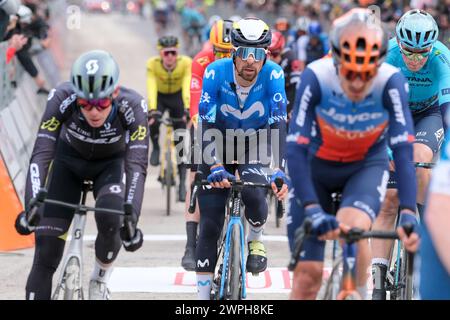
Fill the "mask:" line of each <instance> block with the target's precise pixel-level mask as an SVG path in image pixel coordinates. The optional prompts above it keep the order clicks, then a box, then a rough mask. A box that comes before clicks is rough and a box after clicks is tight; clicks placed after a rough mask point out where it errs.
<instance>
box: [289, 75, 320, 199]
mask: <svg viewBox="0 0 450 320" xmlns="http://www.w3.org/2000/svg"><path fill="white" fill-rule="evenodd" d="M320 99H321V92H320V86H319V82H318V81H317V78H316V76H315V74H314V72H313V71H312V70H311V69H310V68H306V69H305V70H304V71H303V73H302V75H301V82H300V86H299V88H298V91H297V95H296V99H295V104H294V108H293V115H292V119H291V121H290V122H289V134H288V137H287V139H286V141H287V143H286V148H287V153H286V155H287V163H288V169H289V176H290V178H291V181H292V186H293V187H294V191H295V196H296V197H297V198H298V199H300V201H301V202H302V205H303V206H305V205H308V204H312V203H318V200H317V195H316V192H315V190H314V186H313V183H312V177H311V169H310V165H309V159H308V148H309V144H310V139H311V129H312V125H313V121H314V119H315V111H314V110H315V107H316V106H317V105H318V104H319V102H320Z"/></svg>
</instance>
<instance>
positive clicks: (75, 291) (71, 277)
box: [63, 257, 83, 300]
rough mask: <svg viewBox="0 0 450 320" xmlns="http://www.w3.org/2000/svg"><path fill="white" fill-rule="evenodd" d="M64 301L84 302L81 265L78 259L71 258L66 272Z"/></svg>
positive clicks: (64, 277)
mask: <svg viewBox="0 0 450 320" xmlns="http://www.w3.org/2000/svg"><path fill="white" fill-rule="evenodd" d="M63 279H64V280H63V281H64V284H65V290H64V300H82V299H83V294H82V291H81V290H82V288H81V265H80V261H79V260H78V258H76V257H72V258H70V260H69V261H68V262H67V265H66V269H65V270H64V276H63Z"/></svg>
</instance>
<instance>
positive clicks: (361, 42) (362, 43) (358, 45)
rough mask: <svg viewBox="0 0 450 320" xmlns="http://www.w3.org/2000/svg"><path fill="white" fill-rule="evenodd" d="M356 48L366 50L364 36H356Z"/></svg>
mask: <svg viewBox="0 0 450 320" xmlns="http://www.w3.org/2000/svg"><path fill="white" fill-rule="evenodd" d="M356 50H358V51H365V50H366V40H365V39H364V38H358V40H357V41H356Z"/></svg>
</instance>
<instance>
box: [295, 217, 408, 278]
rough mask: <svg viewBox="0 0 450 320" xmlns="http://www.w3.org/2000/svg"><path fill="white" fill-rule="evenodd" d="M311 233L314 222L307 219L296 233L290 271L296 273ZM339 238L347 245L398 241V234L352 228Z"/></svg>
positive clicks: (342, 233)
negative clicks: (305, 242)
mask: <svg viewBox="0 0 450 320" xmlns="http://www.w3.org/2000/svg"><path fill="white" fill-rule="evenodd" d="M311 231H312V221H311V219H309V218H306V219H305V221H304V222H303V224H302V225H301V226H300V227H299V228H298V229H297V230H296V231H295V235H294V250H293V252H292V254H291V259H290V260H289V265H288V270H289V271H294V269H295V266H296V265H297V261H298V257H299V255H300V251H301V248H302V244H303V241H304V240H305V238H306V237H309V236H312V235H311ZM411 231H412V228H411ZM405 232H406V230H405ZM339 238H341V239H343V240H344V241H345V242H347V243H351V242H357V241H359V240H362V239H368V238H376V239H385V240H389V239H393V240H395V239H398V234H397V232H395V231H378V230H372V231H364V230H363V229H360V228H352V229H350V230H349V231H348V232H347V233H344V232H341V233H340V234H339Z"/></svg>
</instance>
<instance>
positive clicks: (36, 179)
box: [30, 163, 41, 197]
mask: <svg viewBox="0 0 450 320" xmlns="http://www.w3.org/2000/svg"><path fill="white" fill-rule="evenodd" d="M30 180H31V190H32V191H33V197H36V195H37V194H38V192H39V189H40V187H41V178H40V175H39V166H38V165H37V164H36V163H32V164H30Z"/></svg>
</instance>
